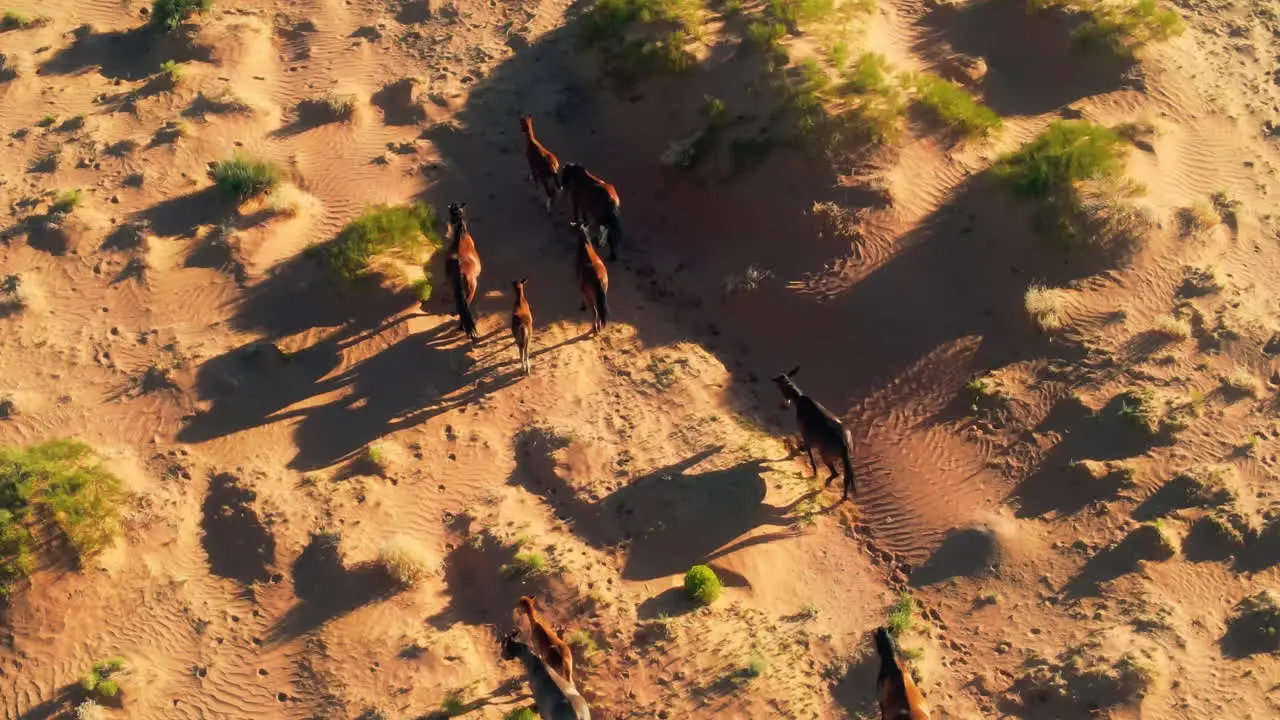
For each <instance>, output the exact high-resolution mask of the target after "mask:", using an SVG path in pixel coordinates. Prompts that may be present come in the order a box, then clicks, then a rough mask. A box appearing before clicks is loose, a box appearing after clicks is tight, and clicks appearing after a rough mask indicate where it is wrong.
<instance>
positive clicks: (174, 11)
mask: <svg viewBox="0 0 1280 720" xmlns="http://www.w3.org/2000/svg"><path fill="white" fill-rule="evenodd" d="M212 7H213V0H155V4H154V5H153V6H152V8H151V22H153V23H154V24H155V26H156V27H158V28H160V29H161V30H164V31H167V32H173V31H174V30H177V29H178V28H179V27H181V26H182V24H183V23H185V22H186V21H187V20H190V19H191V17H192V16H193V15H197V14H199V13H203V12H208V11H209V9H210V8H212Z"/></svg>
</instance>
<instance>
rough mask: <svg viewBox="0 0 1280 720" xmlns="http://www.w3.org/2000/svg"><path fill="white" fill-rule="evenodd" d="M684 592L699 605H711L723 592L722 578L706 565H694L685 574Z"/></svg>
mask: <svg viewBox="0 0 1280 720" xmlns="http://www.w3.org/2000/svg"><path fill="white" fill-rule="evenodd" d="M684 592H685V594H686V595H688V596H689V599H691V600H693V601H694V602H696V603H698V604H699V605H710V604H711V603H713V602H715V601H716V600H718V599H720V593H721V592H723V590H722V588H721V585H720V578H718V577H716V573H715V571H714V570H712V569H711V568H709V567H707V566H706V565H694V566H693V567H691V568H689V571H688V572H686V573H685V574H684Z"/></svg>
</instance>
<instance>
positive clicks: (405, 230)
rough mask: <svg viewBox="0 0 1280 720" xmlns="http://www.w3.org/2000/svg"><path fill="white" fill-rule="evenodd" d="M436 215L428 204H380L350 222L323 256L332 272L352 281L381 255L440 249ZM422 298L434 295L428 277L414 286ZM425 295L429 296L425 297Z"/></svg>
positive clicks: (363, 274)
mask: <svg viewBox="0 0 1280 720" xmlns="http://www.w3.org/2000/svg"><path fill="white" fill-rule="evenodd" d="M439 245H440V240H439V236H438V235H436V232H435V213H434V212H433V211H432V210H431V208H430V207H429V206H427V205H423V204H421V203H415V204H413V205H379V206H377V207H374V208H371V209H369V210H366V211H365V212H364V214H362V215H361V216H360V217H358V218H356V219H355V220H352V221H351V222H349V223H347V226H346V227H344V228H342V230H341V232H339V233H338V237H337V238H335V239H334V241H333V242H331V243H328V244H326V245H323V246H321V248H320V253H321V256H322V257H323V259H324V262H325V263H326V264H327V265H328V267H329V269H330V271H332V272H333V273H334V274H335V275H337V276H338V277H340V278H343V279H344V280H348V281H353V280H357V279H359V278H362V277H365V276H366V275H368V274H369V269H370V267H369V264H370V261H372V260H373V258H375V257H376V256H378V255H382V254H385V253H391V252H399V253H412V252H415V251H421V250H422V249H424V248H436V247H439ZM415 292H417V293H418V295H419V297H420V298H421V299H424V300H425V299H427V297H430V294H431V283H430V281H429V280H426V279H425V278H424V279H423V280H422V281H421V282H420V283H419V284H417V285H415ZM424 292H425V294H426V297H422V296H423V293H424Z"/></svg>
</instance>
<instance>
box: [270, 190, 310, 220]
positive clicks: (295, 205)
mask: <svg viewBox="0 0 1280 720" xmlns="http://www.w3.org/2000/svg"><path fill="white" fill-rule="evenodd" d="M319 205H320V201H319V200H318V199H316V197H315V196H314V195H312V194H310V193H308V192H306V191H305V190H302V189H301V188H299V187H298V186H297V185H294V184H292V183H285V184H282V185H279V186H278V187H276V189H274V190H272V191H271V193H270V194H268V195H267V208H268V209H270V210H271V212H273V213H275V214H276V215H279V216H281V217H290V218H291V217H297V216H298V215H300V214H302V213H303V212H304V211H310V212H314V211H315V210H317V209H319Z"/></svg>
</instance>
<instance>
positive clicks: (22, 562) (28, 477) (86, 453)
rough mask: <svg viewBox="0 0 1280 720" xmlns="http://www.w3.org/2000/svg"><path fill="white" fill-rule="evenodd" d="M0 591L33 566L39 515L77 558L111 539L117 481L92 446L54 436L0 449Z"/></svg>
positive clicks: (118, 493)
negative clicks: (0, 502)
mask: <svg viewBox="0 0 1280 720" xmlns="http://www.w3.org/2000/svg"><path fill="white" fill-rule="evenodd" d="M0 498H2V499H3V507H0V511H3V512H0V547H3V548H4V552H3V553H0V555H2V556H3V562H2V563H0V594H3V595H5V596H7V595H8V592H9V588H10V586H11V585H12V584H13V583H14V582H15V581H16V580H18V579H20V578H22V577H23V576H25V575H26V574H28V573H29V572H31V570H32V568H33V567H34V564H33V563H34V555H33V553H34V545H33V543H34V542H35V541H36V537H37V533H38V532H40V531H41V528H40V527H39V526H38V525H37V524H36V522H35V521H36V519H37V518H38V517H40V516H43V517H46V518H49V519H50V520H51V521H52V522H51V525H52V528H53V529H54V530H55V532H56V533H57V534H58V535H60V536H61V537H62V539H64V540H65V541H66V542H67V544H68V546H69V548H70V549H71V550H72V551H73V552H74V553H75V554H76V555H78V556H80V557H83V558H87V557H89V556H91V555H93V554H94V553H96V552H98V551H100V550H102V549H103V548H104V547H106V546H107V544H108V543H110V542H111V540H112V538H114V537H115V534H116V531H117V524H118V521H119V507H118V506H119V503H120V501H121V500H122V499H123V491H122V489H121V485H120V480H119V479H118V478H116V477H115V476H114V475H112V474H111V473H109V472H107V471H106V470H105V469H104V468H103V467H102V466H101V464H100V463H99V462H98V460H97V458H96V457H95V456H94V453H93V450H92V449H91V448H90V447H89V446H88V445H86V444H84V443H81V442H78V441H75V440H54V441H50V442H46V443H42V444H39V445H33V446H30V447H26V448H19V447H4V448H0Z"/></svg>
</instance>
